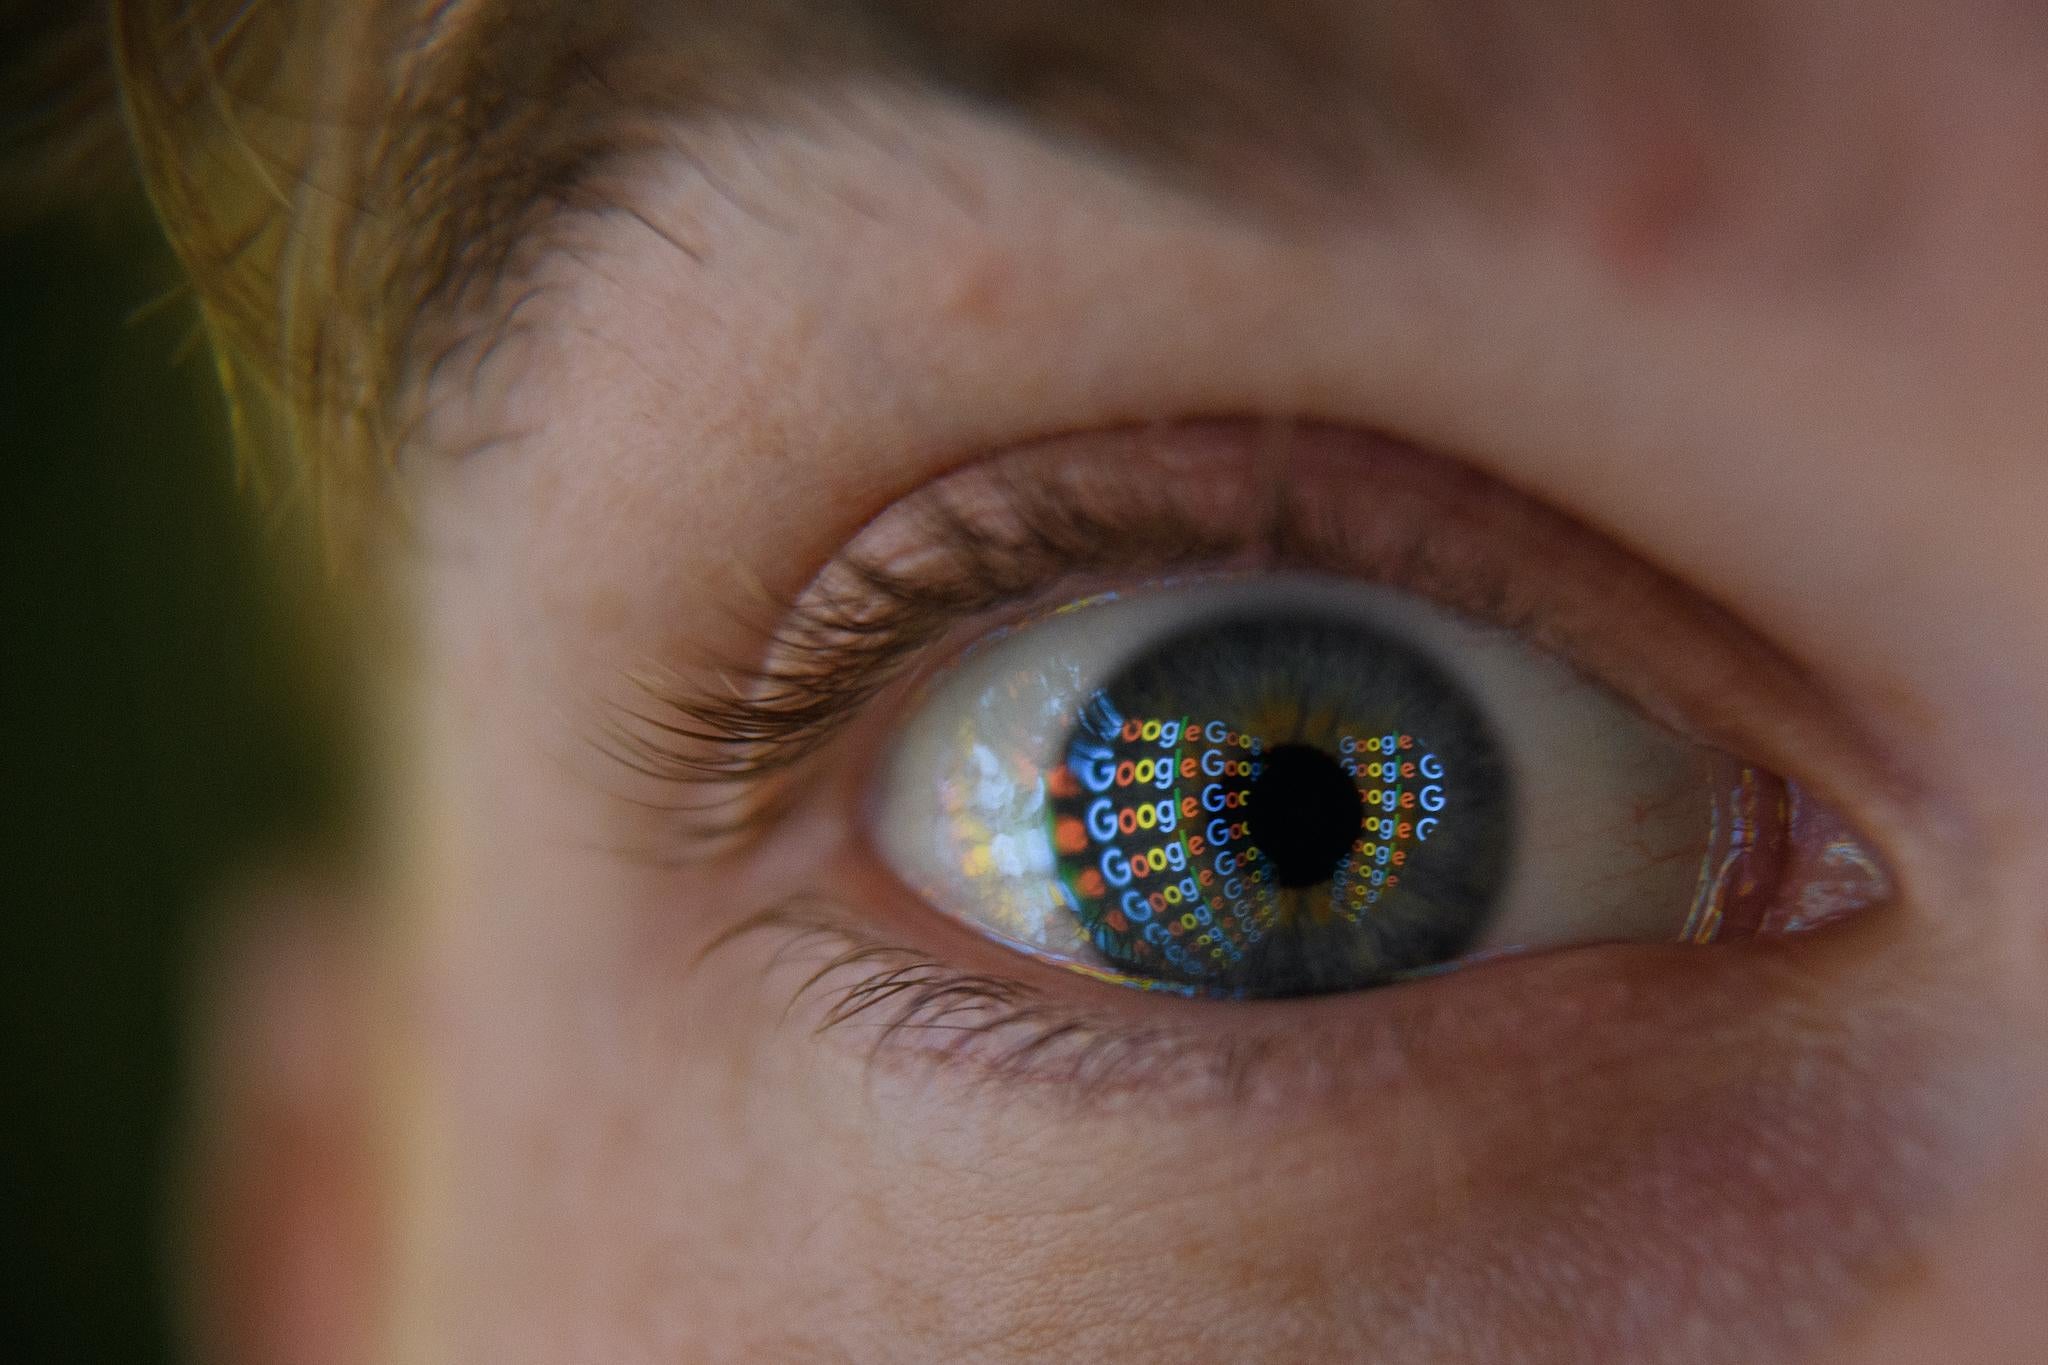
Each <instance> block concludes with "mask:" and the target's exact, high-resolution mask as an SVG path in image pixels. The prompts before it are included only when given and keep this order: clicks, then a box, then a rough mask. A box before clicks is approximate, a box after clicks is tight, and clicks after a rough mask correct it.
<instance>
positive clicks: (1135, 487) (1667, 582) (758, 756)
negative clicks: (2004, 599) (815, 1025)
mask: <svg viewBox="0 0 2048 1365" xmlns="http://www.w3.org/2000/svg"><path fill="white" fill-rule="evenodd" d="M1311 492H1313V493H1317V494H1321V495H1326V501H1323V502H1317V501H1315V500H1314V499H1312V498H1310V497H1309V496H1308V494H1309V493H1311ZM1510 542H1512V543H1510ZM1233 557H1236V558H1237V559H1238V561H1239V566H1241V567H1261V568H1266V567H1277V566H1282V565H1284V566H1286V567H1291V568H1295V569H1309V570H1326V571H1333V572H1338V573H1342V574H1347V575H1350V576H1355V577H1362V578H1368V579H1374V580H1377V581H1382V582H1385V583H1387V584H1389V585H1390V586H1393V587H1396V588H1402V589H1405V590H1409V591H1415V592H1418V593H1420V594H1422V595H1424V596H1431V597H1435V598H1437V599H1438V604H1439V605H1441V606H1444V607H1446V608H1448V609H1450V610H1452V611H1454V612H1458V613H1460V614H1463V615H1466V616H1468V617H1471V618H1474V619H1477V620H1480V621H1483V622H1485V623H1487V624H1491V625H1496V626H1501V627H1505V628H1508V629H1513V630H1515V631H1517V632H1518V633H1521V634H1523V635H1524V636H1525V637H1526V638H1527V639H1528V640H1529V641H1530V643H1532V644H1533V645H1535V646H1536V647H1538V648H1541V649H1545V650H1547V651H1548V652H1551V653H1553V654H1556V655H1558V656H1559V657H1560V658H1562V659H1564V660H1565V661H1566V662H1567V663H1569V664H1571V665H1572V666H1574V667H1576V668H1578V669H1579V670H1580V671H1581V672H1583V673H1584V674H1585V675H1586V676H1587V677H1588V678H1589V679H1590V680H1591V681H1593V682H1595V683H1598V684H1602V685H1605V686H1608V687H1610V688H1612V689H1614V690H1616V691H1619V692H1621V693H1623V694H1624V695H1625V696H1628V698H1629V699H1630V700H1631V701H1632V702H1635V703H1636V704H1638V705H1639V706H1641V707H1643V708H1645V709H1647V710H1649V712H1650V714H1651V715H1652V716H1653V717H1654V718H1656V719H1658V720H1660V721H1662V722H1663V723H1665V724H1667V726H1669V727H1670V728H1672V729H1674V730H1678V731H1680V732H1682V733H1686V734H1688V735H1690V736H1691V737H1692V738H1695V739H1698V740H1700V741H1702V742H1705V743H1708V744H1711V745H1715V746H1717V747H1721V748H1725V749H1731V750H1735V751H1737V752H1740V753H1742V756H1743V757H1745V758H1747V759H1749V760H1751V761H1756V762H1759V763H1761V764H1763V765H1764V766H1766V767H1770V768H1774V769H1778V770H1785V771H1791V772H1792V773H1793V775H1795V776H1798V777H1800V778H1801V779H1802V780H1803V781H1805V782H1807V783H1808V784H1809V785H1810V786H1811V787H1812V789H1813V790H1815V791H1816V793H1817V794H1819V795H1820V796H1822V797H1824V798H1826V799H1829V800H1831V801H1833V802H1835V803H1837V804H1838V805H1841V806H1842V807H1843V808H1845V809H1850V810H1853V811H1856V812H1857V813H1859V814H1862V813H1864V811H1865V810H1866V808H1868V807H1870V806H1876V807H1879V808H1881V811H1882V814H1883V817H1884V818H1881V819H1878V820H1875V821H1865V822H1864V823H1866V824H1872V823H1874V824H1875V825H1877V826H1879V828H1873V829H1869V830H1867V832H1870V833H1878V834H1882V833H1883V832H1884V829H1883V828H1882V827H1883V826H1890V827H1893V828H1902V827H1906V826H1908V825H1909V824H1910V821H1909V818H1908V814H1907V813H1908V812H1909V811H1910V809H1911V807H1912V805H1913V802H1912V800H1911V799H1910V793H1909V792H1906V791H1904V790H1903V789H1902V788H1903V784H1902V783H1901V782H1900V781H1899V780H1898V777H1897V774H1896V773H1895V772H1894V771H1893V770H1891V769H1890V768H1889V767H1887V766H1886V765H1885V763H1884V762H1883V755H1882V751H1881V750H1880V749H1878V748H1877V746H1876V745H1874V744H1873V743H1872V742H1871V740H1870V738H1869V737H1868V736H1865V735H1863V734H1861V733H1860V732H1857V731H1855V730H1854V729H1853V728H1852V726H1851V724H1850V722H1849V719H1848V712H1847V710H1846V708H1843V707H1841V706H1840V705H1838V704H1837V703H1836V702H1835V701H1834V700H1833V699H1832V698H1831V697H1830V696H1829V695H1828V692H1827V689H1826V688H1825V687H1824V686H1823V685H1821V684H1820V683H1819V682H1818V680H1816V679H1814V678H1813V677H1812V676H1811V675H1809V674H1808V673H1807V672H1806V671H1805V670H1803V669H1801V668H1799V667H1798V666H1797V665H1795V664H1793V663H1792V662H1791V661H1790V660H1789V659H1787V658H1786V657H1785V656H1784V655H1783V654H1782V653H1781V652H1779V651H1777V650H1776V649H1774V648H1773V647H1772V646H1770V645H1769V644H1768V643H1767V642H1765V641H1763V640H1761V639H1760V638H1758V637H1757V636H1756V635H1755V633H1754V632H1753V631H1751V630H1749V629H1748V627H1747V626H1745V625H1744V624H1743V623H1742V622H1740V621H1739V620H1738V619H1736V618H1735V617H1733V616H1732V615H1731V614H1730V613H1728V612H1727V611H1725V610H1724V609H1722V608H1720V607H1719V606H1718V605H1717V604H1714V603H1712V602H1710V601H1708V600H1706V599H1704V598H1702V597H1701V596H1700V595H1699V594H1698V593H1697V592H1696V591H1695V590H1693V589H1690V588H1688V587H1686V586H1685V585H1683V584H1681V583H1678V582H1677V581H1676V580H1674V579H1672V578H1671V577H1670V576H1669V575H1668V574H1665V573H1664V572H1663V571H1662V570H1660V569H1658V568H1657V567H1656V566H1655V565H1653V564H1651V563H1649V562H1647V561H1645V560H1644V559H1642V558H1641V557H1640V556H1639V555H1637V554H1634V553H1632V552H1630V551H1629V550H1626V549H1624V548H1622V547H1620V546H1618V545H1616V544H1614V543H1613V542H1612V541H1610V540H1608V539H1607V538H1605V537H1604V536H1602V535H1600V534H1599V533H1598V532H1596V531H1594V530H1591V529H1589V528H1586V527H1584V526H1582V525H1580V524H1579V523H1577V522H1575V521H1573V520H1571V519H1570V518H1569V517H1567V516H1565V515H1564V514H1562V513H1559V512H1557V511H1555V510H1554V509H1551V508H1549V507H1547V506H1545V505H1543V504H1541V503H1538V502H1535V501H1534V500H1532V499H1530V498H1528V497H1526V496H1525V495H1523V494H1520V493H1518V492H1516V491H1514V490H1512V489H1509V488H1507V487H1506V486H1504V485H1502V484H1500V483H1498V482H1497V481H1495V480H1494V479H1492V478H1490V477H1488V476H1486V475H1484V474H1481V473H1478V472H1477V471H1475V470H1473V469H1471V468H1470V467H1468V466H1465V465H1463V464H1460V463H1458V462H1455V461H1452V460H1449V459H1447V458H1445V457H1442V456H1438V455H1434V454H1431V453H1428V452H1424V451H1420V450H1416V449H1414V448H1412V447H1407V446H1404V445H1401V444H1399V443H1397V442H1394V441H1391V440H1389V439H1387V438H1384V437H1379V436H1377V435H1374V434H1371V433H1368V432H1363V431H1359V430H1356V429H1350V428H1331V427H1322V426H1317V425H1313V424H1300V425H1292V426H1279V425H1276V424H1275V423H1273V422H1272V421H1270V420H1262V419H1246V420H1239V421H1232V420H1228V419H1224V420H1215V421H1200V422H1190V423H1184V424H1178V425H1174V426H1169V427H1158V426H1154V427H1147V428H1129V429H1121V430H1108V431H1101V432H1095V433H1083V434H1079V435H1074V436H1068V437H1062V438H1056V439H1054V440H1052V441H1050V442H1047V443H1044V444H1043V445H1040V446H1035V447H1026V448H1023V449H1020V450H1015V451H1011V452H1008V453H1002V454H995V455H991V456H989V457H987V458H986V459H985V460H983V461H982V462H980V463H977V464H970V465H967V466H964V467H962V468H960V469H957V470H955V471H953V472H951V473H948V474H946V475H943V476H941V477H940V478H939V479H937V480H936V481H934V482H933V483H931V484H928V485H926V486H925V487H923V488H922V489H919V490H916V491H914V492H912V493H911V494H909V495H907V496H906V497H904V498H903V499H901V500H900V501H899V502H897V503H896V504H893V505H892V506H891V507H890V508H888V509H886V510H885V511H884V512H882V513H881V514H880V515H878V516H877V517H876V518H875V519H874V520H872V521H870V522H869V523H867V525H866V526H865V527H864V528H863V529H862V530H860V531H859V532H857V533H855V534H854V535H853V536H852V537H851V538H850V540H849V542H848V543H847V545H846V546H845V547H844V548H843V549H842V550H841V551H840V552H839V553H838V555H837V556H835V557H834V558H833V559H831V560H829V561H828V562H827V564H826V565H825V567H824V568H823V569H822V570H821V571H820V572H819V574H818V575H817V576H816V577H815V578H814V579H813V580H812V581H811V583H810V585H809V586H808V587H807V588H805V589H803V590H802V591H800V592H799V593H797V594H796V595H795V597H794V599H793V600H791V601H790V602H789V603H787V604H786V605H783V604H774V605H771V608H770V610H771V612H772V613H773V615H772V616H771V617H770V619H768V620H765V621H762V622H759V623H758V624H757V625H756V626H755V627H754V628H753V629H752V631H751V632H750V633H751V634H752V635H753V637H754V638H755V639H756V640H757V641H759V653H758V654H756V655H755V656H754V658H752V659H751V660H737V661H736V660H726V661H721V662H720V663H718V664H715V665H712V666H709V667H703V668H701V669H693V670H691V671H689V672H687V673H669V672H659V673H649V674H643V675H640V676H638V677H636V678H635V679H634V680H633V682H632V685H631V687H630V689H629V692H628V694H627V695H626V696H624V697H622V698H619V699H616V700H613V701H611V702H609V703H607V707H608V711H607V716H606V718H605V721H604V723H603V725H602V733H601V734H600V736H599V744H600V747H601V748H602V749H603V750H605V751H606V752H607V753H609V754H610V755H611V756H612V757H613V758H615V759H617V760H618V761H620V762H622V763H624V764H625V765H626V766H627V767H629V768H631V769H633V770H634V771H636V772H638V773H640V774H643V775H645V776H646V777H647V778H649V779H651V780H653V781H655V782H657V783H659V784H660V786H661V788H662V798H661V804H663V805H664V807H665V808H666V809H668V810H669V811H670V812H671V813H672V815H673V816H674V818H675V819H676V820H677V821H678V822H679V823H680V832H681V835H682V837H683V839H684V840H685V842H688V843H697V844H701V843H703V842H704V841H705V840H707V839H716V838H717V837H718V836H723V835H727V834H733V833H742V832H745V831H747V830H750V829H753V828H756V827H758V826H760V825H761V824H763V823H765V822H766V820H767V819H768V818H769V817H771V816H772V815H773V813H774V812H775V811H776V810H777V809H779V802H778V801H777V800H774V799H763V793H764V791H766V789H769V788H774V787H778V786H781V785H784V784H783V783H782V782H781V781H780V780H779V779H780V778H782V777H787V776H788V775H789V774H791V773H793V772H796V771H799V770H801V769H802V768H803V767H804V760H806V759H807V758H809V757H810V756H811V755H813V754H815V753H816V752H817V751H818V750H819V749H821V748H822V747H824V746H825V745H826V744H828V743H830V742H831V741H832V740H833V739H834V738H835V737H836V736H837V735H838V734H839V732H840V731H841V729H842V728H843V727H844V725H845V723H846V722H847V721H849V720H850V719H851V718H852V717H853V716H855V715H856V714H858V713H859V712H860V711H861V709H862V708H863V706H864V705H865V704H866V703H867V702H869V701H870V700H871V699H873V698H874V697H876V696H877V695H878V694H879V693H881V692H883V691H884V690H885V689H887V688H889V687H890V686H891V685H892V684H894V683H896V682H897V681H898V680H900V679H901V678H902V677H903V676H904V675H905V674H906V673H909V672H912V671H914V670H915V669H916V668H917V667H919V666H920V664H921V663H922V662H924V661H925V660H926V657H927V656H929V655H931V654H934V653H937V652H940V651H938V650H936V649H935V648H934V647H935V646H937V645H938V644H940V643H941V642H942V641H943V640H944V639H945V638H947V637H948V635H949V634H951V633H955V632H958V631H960V630H961V629H963V628H965V627H968V626H972V625H977V624H978V626H979V628H980V629H982V630H984V631H985V630H987V629H992V628H994V627H995V626H996V625H997V624H999V622H997V621H995V620H992V619H991V618H992V617H994V616H996V615H998V614H999V612H1001V611H1002V610H1003V609H1008V610H1010V611H1011V612H1016V611H1017V610H1018V609H1020V608H1023V609H1026V610H1028V609H1029V608H1031V607H1033V606H1038V607H1044V608H1050V607H1052V606H1055V605H1058V603H1056V602H1055V601H1052V600H1050V597H1049V596H1048V594H1051V593H1053V592H1054V590H1055V589H1067V588H1076V586H1077V585H1078V584H1079V583H1081V582H1083V581H1084V580H1085V579H1086V577H1087V576H1088V575H1089V574H1091V573H1094V574H1097V575H1106V574H1109V573H1114V574H1117V575H1121V576H1122V580H1123V582H1125V583H1126V584H1127V583H1128V581H1129V579H1130V578H1131V577H1142V576H1144V575H1147V574H1153V575H1156V574H1161V573H1170V572H1174V571H1177V570H1186V569H1192V568H1196V567H1205V568H1213V567H1222V568H1228V567H1232V565H1231V564H1230V563H1229V561H1231V559H1232V558H1233ZM1108 585H1109V584H1107V583H1105V584H1103V586H1108ZM1074 595H1079V592H1078V591H1076V592H1075V594H1074ZM963 643H964V642H963ZM1645 673H1655V674H1656V675H1657V676H1656V677H1655V678H1653V679H1650V680H1649V681H1650V683H1652V684H1653V685H1648V686H1640V687H1639V686H1636V685H1635V684H1636V683H1637V682H1638V681H1639V675H1642V674H1645ZM1764 698H1768V699H1769V700H1770V702H1771V703H1772V704H1771V705H1769V706H1764V705H1760V704H1759V702H1760V701H1761V699H1764ZM1802 758H1806V759H1811V760H1812V762H1811V763H1808V764H1806V765H1805V766H1807V767H1815V768H1820V769H1823V770H1840V771H1838V772H1830V771H1822V772H1819V773H1814V772H1802V771H1799V769H1800V768H1801V767H1802V764H1801V761H1800V760H1801V759H1802ZM1866 797H1867V798H1869V799H1868V800H1864V799H1863V798H1866ZM1848 798H1855V799H1848Z"/></svg>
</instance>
